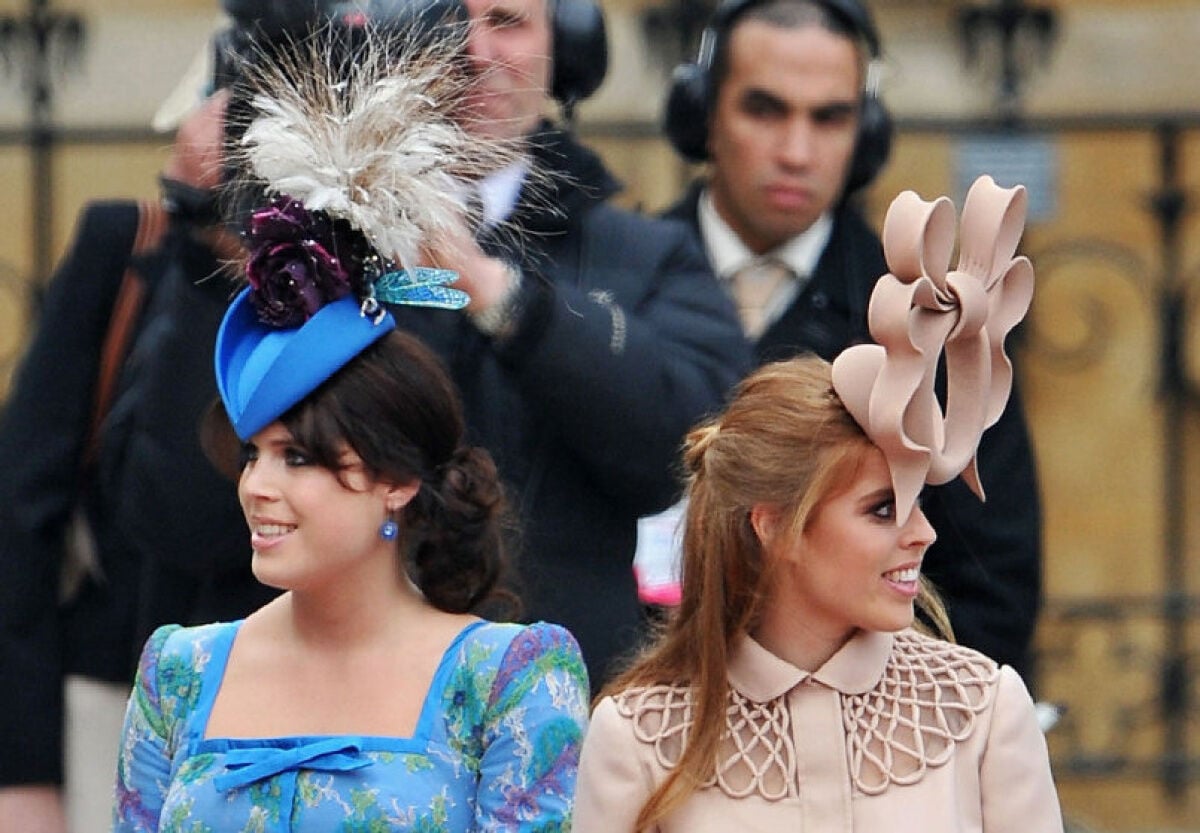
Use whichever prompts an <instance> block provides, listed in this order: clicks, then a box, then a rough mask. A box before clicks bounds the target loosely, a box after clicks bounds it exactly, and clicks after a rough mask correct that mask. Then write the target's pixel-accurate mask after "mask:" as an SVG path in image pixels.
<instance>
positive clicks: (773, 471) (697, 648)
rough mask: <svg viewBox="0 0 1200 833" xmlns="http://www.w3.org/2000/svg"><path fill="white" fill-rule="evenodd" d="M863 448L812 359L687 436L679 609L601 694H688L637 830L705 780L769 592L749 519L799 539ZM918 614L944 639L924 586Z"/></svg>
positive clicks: (825, 373) (761, 374)
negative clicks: (677, 752)
mask: <svg viewBox="0 0 1200 833" xmlns="http://www.w3.org/2000/svg"><path fill="white" fill-rule="evenodd" d="M874 448H875V446H874V445H873V444H872V443H871V441H870V440H869V439H868V438H867V436H866V434H864V433H863V430H862V429H861V428H860V427H859V426H858V423H856V422H855V421H854V419H853V418H852V417H851V416H850V414H849V412H847V411H846V408H845V406H844V405H843V404H842V402H841V400H840V399H839V398H838V396H837V394H836V393H835V392H834V390H833V384H832V381H831V376H830V365H829V363H828V362H825V361H824V360H822V359H819V358H817V357H815V356H803V357H799V358H795V359H791V360H788V361H783V362H776V363H773V364H768V365H764V366H763V367H761V368H760V369H758V370H757V371H756V372H754V373H753V374H751V375H750V376H748V377H747V378H746V379H745V380H744V381H743V382H742V383H741V384H740V385H739V386H738V388H737V390H736V393H735V396H734V398H733V400H732V402H731V403H730V405H729V407H728V408H727V409H726V410H725V412H724V413H723V414H721V415H720V416H717V417H715V418H713V419H711V420H709V421H707V422H705V423H702V424H701V425H699V426H697V427H696V428H694V429H693V430H692V431H691V432H690V433H689V434H688V436H687V440H686V442H685V444H684V456H683V461H684V466H685V471H686V476H687V494H688V510H687V517H686V522H685V527H684V535H683V595H682V599H681V602H680V605H679V607H678V608H677V609H676V610H675V611H673V613H672V614H671V615H670V617H669V618H668V620H667V622H666V624H665V626H664V627H663V628H662V630H661V632H660V634H659V636H658V638H657V639H656V640H655V642H654V644H652V645H651V646H650V647H649V648H648V649H647V650H646V651H645V652H643V653H642V654H641V656H639V657H638V658H636V659H635V660H634V661H633V663H632V665H631V666H630V667H629V668H628V669H627V670H626V671H624V672H623V673H622V674H620V675H619V676H618V677H617V678H616V679H615V680H614V681H613V682H612V683H610V684H609V685H608V686H606V687H605V688H604V690H603V691H602V692H601V694H600V696H601V697H602V696H605V695H609V694H616V693H619V692H621V691H623V690H625V689H627V688H631V687H635V686H645V685H654V684H661V683H667V684H683V685H687V686H690V687H691V689H692V695H693V703H694V706H693V718H692V721H691V726H690V728H689V729H688V734H687V739H686V743H685V746H684V750H683V754H682V757H681V758H680V760H679V762H678V764H677V765H676V766H675V767H674V768H673V769H672V771H671V772H670V774H669V775H668V776H667V778H666V779H665V780H664V782H663V783H662V784H661V785H660V786H659V787H658V789H657V790H655V792H654V793H653V794H652V795H651V796H650V798H649V799H648V800H647V802H646V804H645V806H644V807H643V808H642V810H641V813H640V814H639V816H638V821H637V828H636V829H638V830H642V829H644V828H647V827H650V826H652V825H653V824H654V822H655V821H657V820H658V819H661V818H663V817H664V816H666V815H667V814H668V813H670V812H671V810H672V809H674V808H675V807H677V806H678V805H679V804H680V803H681V802H682V801H683V800H684V799H686V798H687V797H688V796H689V795H690V794H691V793H692V792H694V791H695V790H696V789H697V788H698V787H699V786H700V785H701V784H703V783H705V782H706V781H707V780H709V779H710V778H711V777H712V776H713V773H714V770H715V762H716V755H717V746H718V744H719V742H720V740H721V736H722V734H723V732H724V731H725V719H724V712H725V704H726V699H727V697H728V680H727V670H728V662H729V654H730V649H731V646H732V645H733V644H734V643H735V642H736V640H737V639H739V638H740V637H741V636H742V635H744V634H747V633H750V632H752V631H753V630H754V628H755V626H756V625H757V622H758V620H759V617H760V616H761V613H762V607H763V602H764V600H765V599H766V597H767V590H768V588H769V587H770V586H771V583H772V576H773V566H772V563H771V561H770V559H767V558H766V557H765V553H764V550H763V546H762V544H761V542H760V541H759V538H758V536H757V535H756V534H755V531H754V528H753V527H752V525H751V522H750V512H751V510H752V509H753V508H754V507H755V506H756V505H760V504H768V505H771V506H774V507H778V508H779V510H780V511H781V517H782V518H783V521H784V524H783V529H784V534H788V535H792V536H799V535H800V534H801V533H802V532H803V531H804V529H805V528H806V525H807V524H808V522H809V520H810V519H811V518H812V517H813V515H814V510H815V509H816V508H817V507H819V506H820V504H821V503H822V501H824V500H825V499H827V498H828V497H831V496H832V495H833V494H834V493H835V492H836V491H838V490H839V489H840V488H842V487H843V486H845V484H846V483H847V482H848V481H849V480H850V479H851V478H853V477H854V475H855V473H856V472H857V470H858V468H859V466H860V465H861V464H862V462H863V461H864V460H865V459H866V456H867V454H868V453H869V452H870V451H871V450H873V449H874ZM917 604H918V606H919V607H921V608H922V611H923V613H924V614H925V616H926V618H927V619H928V620H929V621H930V622H932V623H933V625H934V628H935V630H937V631H939V632H940V633H942V634H944V635H947V636H948V635H949V634H950V631H949V624H948V622H947V620H946V615H945V611H944V609H943V608H942V606H941V604H940V602H938V600H937V598H936V596H935V595H934V594H933V592H932V590H931V589H930V588H928V587H927V586H925V585H924V583H922V589H921V594H920V596H919V597H918V600H917Z"/></svg>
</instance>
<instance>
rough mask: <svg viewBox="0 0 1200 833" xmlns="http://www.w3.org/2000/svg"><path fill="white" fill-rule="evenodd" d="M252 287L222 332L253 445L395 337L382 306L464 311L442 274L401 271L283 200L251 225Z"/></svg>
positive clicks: (225, 362)
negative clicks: (389, 336) (360, 357)
mask: <svg viewBox="0 0 1200 833" xmlns="http://www.w3.org/2000/svg"><path fill="white" fill-rule="evenodd" d="M247 238H248V241H249V243H250V249H251V251H250V259H249V261H248V263H247V265H246V277H247V279H248V281H249V284H250V285H249V286H248V287H246V288H245V289H243V290H242V291H241V292H240V293H239V294H238V295H237V297H236V298H235V299H234V300H233V303H232V304H230V306H229V309H228V310H226V312H225V317H224V319H223V320H222V321H221V326H220V328H219V329H218V330H217V341H216V351H215V365H216V374H217V391H218V393H219V394H220V396H221V401H222V402H223V403H224V405H225V411H226V413H227V414H228V415H229V421H230V423H231V424H232V425H233V429H234V432H235V433H236V434H237V436H238V438H239V439H241V440H242V441H246V440H248V439H250V438H251V437H252V436H254V435H255V434H257V433H258V432H259V431H261V430H262V429H263V428H265V427H267V426H268V425H270V424H271V423H272V422H274V421H275V420H277V419H279V418H280V417H281V416H283V415H284V414H285V413H287V411H288V410H290V409H291V408H292V407H294V406H295V405H296V404H298V403H299V402H300V401H301V400H303V399H304V398H305V397H306V396H308V395H309V394H310V393H312V392H313V391H314V390H316V389H317V388H318V387H320V386H321V384H322V383H323V382H325V381H326V380H327V379H329V378H330V377H331V376H333V374H335V373H337V371H339V370H341V369H342V368H343V367H344V366H345V365H346V364H347V363H348V362H350V361H351V360H353V359H354V357H355V356H357V355H358V354H359V353H361V352H362V351H363V350H365V349H367V347H369V346H371V345H372V344H373V343H375V342H376V341H378V340H379V339H381V338H383V337H384V336H385V335H387V334H388V333H389V332H391V331H392V330H394V329H395V328H396V321H395V319H394V318H393V317H392V315H391V314H390V313H389V312H388V311H387V310H386V309H385V308H384V307H383V306H382V305H381V304H380V302H381V301H384V302H389V303H394V304H403V305H412V306H425V307H439V308H443V309H460V308H462V307H463V306H465V305H466V304H467V303H468V301H469V300H470V299H469V298H468V296H467V295H466V293H464V292H460V291H458V290H456V289H451V288H450V287H448V286H446V284H448V283H451V282H453V281H454V280H455V279H456V278H457V275H456V274H455V273H454V272H451V271H449V270H445V269H431V268H424V267H415V268H412V269H398V268H396V265H395V264H394V263H393V262H391V261H389V260H386V259H384V258H382V257H380V256H379V255H378V254H377V253H376V252H374V251H373V250H372V249H371V248H370V247H369V246H368V245H366V244H365V242H364V241H363V238H362V235H361V234H358V233H357V232H355V231H354V230H353V229H351V228H349V227H348V226H347V224H345V223H342V222H337V221H331V219H330V218H329V217H328V215H326V214H325V213H324V212H319V211H308V210H307V209H305V208H304V206H303V205H302V204H300V203H299V202H298V201H296V200H294V199H292V198H290V197H287V196H281V197H279V198H277V199H275V200H274V201H273V202H272V203H271V204H270V205H268V206H265V207H263V208H261V209H259V210H258V211H255V212H254V214H253V215H252V217H251V219H250V222H249V225H248V231H247Z"/></svg>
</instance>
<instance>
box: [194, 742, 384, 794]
mask: <svg viewBox="0 0 1200 833" xmlns="http://www.w3.org/2000/svg"><path fill="white" fill-rule="evenodd" d="M361 752H362V743H361V742H360V741H358V740H348V739H346V738H325V739H322V740H315V741H310V742H308V743H304V744H301V745H300V746H295V747H291V748H287V749H278V748H267V747H259V748H252V749H231V750H229V751H228V752H227V753H226V754H225V766H226V768H227V770H228V771H227V772H225V773H223V774H222V775H218V776H217V777H216V778H214V779H213V786H214V787H216V788H217V789H218V790H220V791H222V792H227V791H229V790H236V789H239V788H241V787H247V786H249V785H250V784H253V783H254V782H255V781H261V780H263V779H264V778H271V777H272V776H275V775H279V774H280V773H282V772H288V771H290V770H297V769H299V768H301V767H303V768H305V769H311V770H316V771H318V772H352V771H353V770H356V769H362V768H363V767H367V766H370V765H371V763H372V762H371V760H370V759H369V758H366V757H364V756H363V755H362V754H360V753H361Z"/></svg>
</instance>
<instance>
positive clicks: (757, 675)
mask: <svg viewBox="0 0 1200 833" xmlns="http://www.w3.org/2000/svg"><path fill="white" fill-rule="evenodd" d="M894 639H895V635H894V634H891V633H881V632H877V631H858V632H857V633H856V634H855V635H854V636H852V637H851V638H850V641H849V642H847V643H846V644H845V645H843V646H842V647H841V648H840V649H839V650H838V652H837V653H836V654H834V655H833V656H832V657H830V658H829V660H828V661H827V662H826V663H825V664H824V665H822V666H821V667H820V668H818V669H817V670H816V671H813V672H811V673H810V672H808V671H804V670H802V669H800V668H797V667H796V666H794V665H792V664H791V663H789V662H787V661H785V660H782V659H780V658H779V657H777V656H775V655H774V654H772V653H771V652H770V651H768V650H767V649H766V648H764V647H763V646H762V645H760V644H758V643H757V642H756V641H754V639H753V638H752V637H750V636H749V635H743V636H742V637H741V638H740V639H738V640H737V641H735V643H734V646H733V654H732V656H731V657H730V660H729V672H728V673H729V683H730V685H732V686H733V687H734V688H735V689H737V691H738V692H739V693H740V694H742V695H743V696H745V697H746V698H748V699H749V700H752V701H754V702H756V703H765V702H767V701H768V700H774V699H776V698H778V697H782V696H783V695H784V694H786V693H788V692H789V691H791V690H792V689H793V688H795V687H796V686H798V685H800V683H802V682H804V681H805V680H807V679H809V678H810V677H811V678H812V680H813V681H814V682H817V683H820V684H821V685H824V686H827V687H829V688H831V689H834V690H835V691H839V692H841V693H842V694H863V693H865V692H867V691H870V690H871V689H872V688H874V687H875V684H876V683H878V682H879V679H880V677H882V676H883V671H884V668H885V667H886V666H887V661H888V657H889V656H890V655H891V652H892V642H893V641H894Z"/></svg>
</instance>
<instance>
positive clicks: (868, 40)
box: [663, 0, 893, 194]
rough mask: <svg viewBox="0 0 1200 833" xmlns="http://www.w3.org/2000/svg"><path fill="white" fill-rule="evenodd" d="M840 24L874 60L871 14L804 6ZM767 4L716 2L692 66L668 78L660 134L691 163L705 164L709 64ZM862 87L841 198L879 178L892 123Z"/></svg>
mask: <svg viewBox="0 0 1200 833" xmlns="http://www.w3.org/2000/svg"><path fill="white" fill-rule="evenodd" d="M808 1H809V2H811V3H812V4H813V5H815V6H820V7H821V8H823V9H825V10H826V11H827V12H828V13H829V14H830V15H832V16H833V17H835V18H837V19H838V20H839V21H841V22H842V23H844V24H845V25H846V27H847V28H848V29H849V30H850V31H851V32H852V33H853V35H854V36H855V37H857V38H859V39H860V40H861V41H862V42H863V43H864V44H865V45H866V48H867V52H868V56H869V58H870V59H871V60H872V61H874V60H876V59H878V58H879V57H880V54H881V52H880V45H879V33H878V31H877V30H876V29H875V24H874V22H873V21H872V20H871V14H870V12H869V11H868V10H867V8H866V6H865V5H863V4H862V3H860V2H859V0H808ZM766 2H768V0H722V2H721V3H720V4H719V5H718V6H717V8H716V11H714V12H713V16H712V19H711V20H710V21H709V23H708V26H706V27H705V29H704V33H703V35H702V36H701V38H700V52H699V54H698V55H697V57H696V60H695V61H694V62H692V63H685V64H680V65H679V66H678V67H676V68H675V72H674V74H673V75H672V77H671V86H670V89H669V91H668V94H667V102H666V110H665V113H664V119H663V129H664V131H665V133H666V134H667V138H668V139H669V140H670V141H671V144H672V145H673V146H674V147H675V149H676V150H677V151H679V153H681V154H682V155H683V156H685V157H686V158H687V159H690V160H691V161H693V162H702V161H704V160H705V159H707V158H708V120H709V117H710V115H711V108H712V105H713V103H714V102H715V101H716V94H717V91H716V90H715V89H713V88H712V84H713V79H712V68H713V60H714V58H715V56H716V55H717V54H718V51H719V50H723V49H725V48H726V44H725V42H724V41H725V39H726V38H727V37H728V36H729V30H730V29H731V28H732V27H733V25H734V23H736V22H737V20H738V18H740V17H741V16H742V15H743V14H745V13H746V12H747V11H748V10H749V9H751V8H753V7H754V6H759V5H763V4H764V3H766ZM874 86H875V85H874V84H873V83H870V82H868V84H867V89H866V90H865V91H864V93H863V98H862V111H861V113H860V114H859V120H858V137H857V139H856V140H855V146H854V157H853V158H852V160H851V162H850V167H849V170H848V172H847V175H846V187H845V193H847V194H850V193H853V192H854V191H857V190H858V189H859V188H862V187H863V186H865V185H866V184H867V183H869V182H870V181H871V180H872V179H874V178H875V175H876V174H878V173H879V171H880V169H881V168H883V165H884V163H885V162H887V157H888V152H889V151H890V150H891V147H892V133H893V127H892V118H891V116H890V115H889V114H888V112H887V110H886V108H884V106H883V102H881V101H880V100H879V98H878V96H877V95H876V91H875V89H874Z"/></svg>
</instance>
